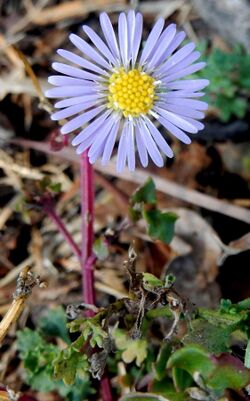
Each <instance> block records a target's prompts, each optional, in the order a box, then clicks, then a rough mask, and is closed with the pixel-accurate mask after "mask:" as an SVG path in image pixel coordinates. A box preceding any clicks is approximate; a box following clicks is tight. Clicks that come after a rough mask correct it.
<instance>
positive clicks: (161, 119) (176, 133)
mask: <svg viewBox="0 0 250 401" xmlns="http://www.w3.org/2000/svg"><path fill="white" fill-rule="evenodd" d="M158 121H159V122H160V123H161V124H162V125H163V127H165V128H166V129H167V130H168V131H169V132H170V133H171V134H172V135H174V136H175V137H176V138H177V139H179V140H180V141H181V142H183V143H186V144H187V145H189V144H190V143H191V139H190V138H189V136H187V135H186V134H185V133H184V132H183V131H182V130H180V129H179V128H177V127H176V126H175V125H174V124H172V123H171V122H169V121H168V120H166V119H165V118H164V117H161V116H160V117H159V118H158Z"/></svg>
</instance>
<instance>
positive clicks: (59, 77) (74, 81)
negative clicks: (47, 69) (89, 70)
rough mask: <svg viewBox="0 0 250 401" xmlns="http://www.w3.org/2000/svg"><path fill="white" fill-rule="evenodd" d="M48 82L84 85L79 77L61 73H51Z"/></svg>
mask: <svg viewBox="0 0 250 401" xmlns="http://www.w3.org/2000/svg"><path fill="white" fill-rule="evenodd" d="M48 82H49V83H50V84H51V85H55V86H70V85H72V86H79V85H85V82H86V81H85V80H84V79H80V78H72V77H65V76H62V75H51V76H50V77H49V78H48Z"/></svg>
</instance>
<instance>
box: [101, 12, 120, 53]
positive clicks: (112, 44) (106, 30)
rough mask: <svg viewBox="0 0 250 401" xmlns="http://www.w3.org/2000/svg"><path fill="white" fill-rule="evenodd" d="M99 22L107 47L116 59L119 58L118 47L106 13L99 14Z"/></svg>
mask: <svg viewBox="0 0 250 401" xmlns="http://www.w3.org/2000/svg"><path fill="white" fill-rule="evenodd" d="M100 24H101V28H102V31H103V35H104V37H105V39H106V42H107V44H108V45H109V48H110V49H111V51H112V53H113V55H114V56H115V57H116V58H117V59H120V53H119V49H118V44H117V40H116V36H115V32H114V29H113V26H112V24H111V22H110V19H109V17H108V15H107V14H106V13H101V14H100Z"/></svg>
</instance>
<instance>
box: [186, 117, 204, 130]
mask: <svg viewBox="0 0 250 401" xmlns="http://www.w3.org/2000/svg"><path fill="white" fill-rule="evenodd" d="M185 120H186V121H187V122H189V123H190V124H192V125H193V126H194V127H195V128H196V129H197V131H201V130H203V129H204V124H202V123H201V122H200V121H196V120H194V119H193V118H191V117H185Z"/></svg>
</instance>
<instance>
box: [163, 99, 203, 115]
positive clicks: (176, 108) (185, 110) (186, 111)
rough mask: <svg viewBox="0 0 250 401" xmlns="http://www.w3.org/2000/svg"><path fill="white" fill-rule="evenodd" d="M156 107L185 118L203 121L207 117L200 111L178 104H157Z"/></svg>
mask: <svg viewBox="0 0 250 401" xmlns="http://www.w3.org/2000/svg"><path fill="white" fill-rule="evenodd" d="M156 105H157V106H158V105H159V107H161V108H162V109H165V110H167V111H172V112H173V113H176V114H179V115H180V116H183V117H193V118H198V119H202V118H204V117H205V114H204V113H201V112H200V111H197V110H194V109H192V108H190V107H186V106H180V105H178V104H171V103H162V102H157V104H156Z"/></svg>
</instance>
